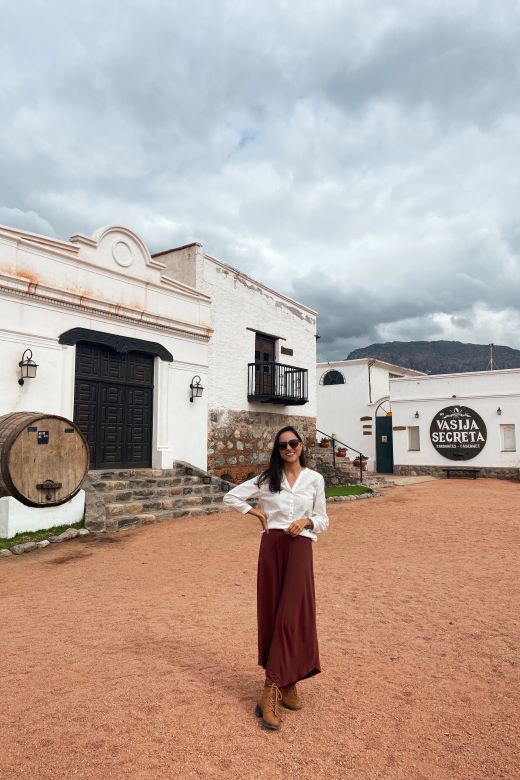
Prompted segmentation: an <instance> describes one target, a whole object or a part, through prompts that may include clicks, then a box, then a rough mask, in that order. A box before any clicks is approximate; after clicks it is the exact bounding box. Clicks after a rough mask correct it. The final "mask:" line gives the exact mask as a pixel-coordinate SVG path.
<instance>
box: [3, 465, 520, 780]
mask: <svg viewBox="0 0 520 780" xmlns="http://www.w3.org/2000/svg"><path fill="white" fill-rule="evenodd" d="M519 506H520V485H517V484H513V483H507V482H499V481H494V480H484V479H482V480H477V481H465V480H450V481H449V482H447V481H439V482H427V483H423V484H418V485H413V486H409V487H394V488H387V489H386V490H385V491H384V493H383V495H382V496H381V497H380V498H376V499H372V500H369V501H357V502H349V503H343V504H339V503H338V504H331V505H329V510H330V512H329V513H330V519H331V527H330V530H329V532H328V533H327V534H324V535H322V536H321V537H320V539H319V541H318V543H317V544H316V545H315V546H314V556H315V558H314V561H315V576H316V589H317V604H318V634H319V638H320V651H321V660H322V669H323V671H322V674H321V675H318V676H317V677H315V678H313V679H311V680H307V681H305V682H304V683H302V684H301V691H302V693H303V696H304V698H305V709H304V710H303V711H301V712H287V711H286V713H285V716H284V724H283V728H282V730H281V731H280V732H268V731H264V730H262V729H261V728H260V727H259V724H258V721H257V720H256V718H255V717H254V714H253V709H254V704H255V696H256V692H257V690H258V689H259V687H260V685H261V680H262V677H261V673H260V670H259V669H258V667H256V616H255V586H256V558H257V549H258V543H259V536H260V535H259V532H258V528H257V525H256V521H255V520H254V519H252V518H244V517H241V516H239V515H238V514H234V513H222V514H220V515H214V516H211V517H207V518H194V519H190V520H185V521H184V520H182V521H173V522H171V523H164V524H162V525H158V526H150V527H146V528H143V529H140V530H138V531H130V532H125V533H119V534H113V535H111V536H98V537H96V538H91V539H87V540H85V541H78V540H75V541H72V542H68V543H66V544H63V545H59V546H58V545H56V546H51V547H49V548H47V549H45V550H42V551H39V552H33V553H30V554H27V555H24V556H20V557H16V558H14V557H13V558H10V559H9V560H2V561H0V606H1V636H0V680H1V682H0V686H1V687H0V777H1V778H2V780H11V779H12V780H14V779H15V778H16V780H26V779H27V780H29V778H30V780H47V779H50V778H52V780H58V778H59V779H60V780H61V779H62V778H66V779H67V780H69V778H88V780H98V778H99V780H106V779H108V778H116V780H120V779H121V780H123V779H124V778H132V780H163V778H168V779H169V780H170V779H174V778H237V779H238V780H242V779H244V780H248V779H249V778H251V779H252V778H255V780H256V778H260V777H262V778H263V777H265V778H269V780H273V779H275V778H282V777H284V778H292V777H297V778H298V779H299V780H307V778H308V779H309V780H310V778H313V780H315V778H327V780H329V779H330V780H334V779H335V778H338V779H339V778H342V779H343V778H352V779H353V780H372V778H374V779H375V778H380V779H382V780H394V779H395V780H397V779H398V778H399V780H423V779H424V780H437V779H439V780H440V779H442V780H459V779H462V778H464V780H490V779H491V778H507V780H517V778H518V777H520V753H519V750H520V748H519V745H520V733H519V732H520V685H519V669H520V598H519V590H520V563H519V561H520V555H519V541H520V520H519V511H518V509H519Z"/></svg>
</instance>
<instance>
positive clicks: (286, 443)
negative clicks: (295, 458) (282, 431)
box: [278, 439, 301, 450]
mask: <svg viewBox="0 0 520 780" xmlns="http://www.w3.org/2000/svg"><path fill="white" fill-rule="evenodd" d="M298 444H301V442H300V441H299V440H298V439H289V441H279V442H278V447H279V448H280V449H281V450H286V449H287V447H290V448H291V449H292V450H295V449H296V447H297V446H298Z"/></svg>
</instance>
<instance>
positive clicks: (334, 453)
mask: <svg viewBox="0 0 520 780" xmlns="http://www.w3.org/2000/svg"><path fill="white" fill-rule="evenodd" d="M316 433H321V434H323V436H325V437H326V438H327V439H330V441H331V442H332V465H333V466H334V468H336V444H341V446H342V447H344V448H345V449H347V450H352V452H357V454H358V455H359V481H360V482H363V460H365V461H367V460H368V457H367V456H366V455H363V453H362V452H360V451H359V450H356V448H355V447H351V446H350V445H349V444H345V442H344V441H340V440H339V439H336V438H335V437H334V436H331V435H330V433H325V431H320V429H319V428H316Z"/></svg>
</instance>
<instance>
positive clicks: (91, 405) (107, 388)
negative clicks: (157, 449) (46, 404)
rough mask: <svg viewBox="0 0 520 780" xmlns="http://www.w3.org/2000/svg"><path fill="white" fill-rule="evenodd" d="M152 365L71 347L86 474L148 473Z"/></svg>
mask: <svg viewBox="0 0 520 780" xmlns="http://www.w3.org/2000/svg"><path fill="white" fill-rule="evenodd" d="M153 365H154V359H153V357H152V356H151V355H146V354H144V353H142V352H129V353H127V354H120V353H118V352H115V351H114V350H113V349H110V348H109V347H103V346H99V345H97V344H88V343H84V342H79V343H78V344H77V346H76V379H75V394H74V422H75V423H76V424H77V426H78V428H79V429H80V430H81V431H82V433H83V434H84V436H85V438H86V439H87V441H88V444H89V447H90V464H91V468H94V469H103V468H112V469H116V468H148V467H149V466H151V458H152V425H153Z"/></svg>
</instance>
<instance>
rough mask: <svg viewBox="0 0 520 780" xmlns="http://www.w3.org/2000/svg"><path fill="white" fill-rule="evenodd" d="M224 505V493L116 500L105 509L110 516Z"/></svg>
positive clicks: (106, 505) (107, 504)
mask: <svg viewBox="0 0 520 780" xmlns="http://www.w3.org/2000/svg"><path fill="white" fill-rule="evenodd" d="M193 506H199V507H209V506H223V503H222V494H219V493H214V494H210V495H187V496H184V495H183V496H170V497H169V498H161V497H158V498H154V497H152V498H149V499H143V500H141V501H116V502H114V503H106V504H105V509H106V513H107V518H108V517H118V516H120V515H134V514H147V513H148V512H161V511H163V510H168V509H171V510H174V509H179V508H181V507H186V508H187V509H189V508H191V507H193Z"/></svg>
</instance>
